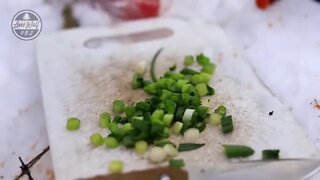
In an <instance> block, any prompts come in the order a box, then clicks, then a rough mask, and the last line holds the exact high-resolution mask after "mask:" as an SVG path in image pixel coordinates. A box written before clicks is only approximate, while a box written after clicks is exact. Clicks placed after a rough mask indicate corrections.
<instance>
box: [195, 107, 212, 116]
mask: <svg viewBox="0 0 320 180" xmlns="http://www.w3.org/2000/svg"><path fill="white" fill-rule="evenodd" d="M208 110H209V108H208V107H205V106H201V105H200V106H198V107H197V108H196V112H197V113H198V114H199V116H201V117H205V116H206V115H207V112H208Z"/></svg>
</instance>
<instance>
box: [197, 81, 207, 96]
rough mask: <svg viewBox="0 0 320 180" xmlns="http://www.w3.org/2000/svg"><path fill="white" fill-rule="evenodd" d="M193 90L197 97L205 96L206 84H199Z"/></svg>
mask: <svg viewBox="0 0 320 180" xmlns="http://www.w3.org/2000/svg"><path fill="white" fill-rule="evenodd" d="M195 89H196V91H197V93H198V95H199V96H205V95H207V94H208V88H207V84H205V83H199V84H197V85H196V86H195Z"/></svg>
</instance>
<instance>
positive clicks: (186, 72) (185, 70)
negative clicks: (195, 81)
mask: <svg viewBox="0 0 320 180" xmlns="http://www.w3.org/2000/svg"><path fill="white" fill-rule="evenodd" d="M180 73H181V74H184V75H195V74H199V72H198V71H195V70H193V69H190V68H183V69H182V70H181V71H180Z"/></svg>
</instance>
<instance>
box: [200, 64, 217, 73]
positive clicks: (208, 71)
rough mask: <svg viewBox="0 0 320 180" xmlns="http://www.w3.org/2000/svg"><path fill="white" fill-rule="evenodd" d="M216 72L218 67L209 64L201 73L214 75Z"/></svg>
mask: <svg viewBox="0 0 320 180" xmlns="http://www.w3.org/2000/svg"><path fill="white" fill-rule="evenodd" d="M215 70H216V65H215V64H212V63H209V64H207V65H205V66H203V67H202V69H201V72H204V73H208V74H213V73H214V71H215Z"/></svg>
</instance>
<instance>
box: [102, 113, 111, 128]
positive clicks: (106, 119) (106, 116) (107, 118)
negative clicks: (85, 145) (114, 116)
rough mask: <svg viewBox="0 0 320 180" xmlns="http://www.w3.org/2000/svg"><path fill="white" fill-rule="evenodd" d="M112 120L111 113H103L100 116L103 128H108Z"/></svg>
mask: <svg viewBox="0 0 320 180" xmlns="http://www.w3.org/2000/svg"><path fill="white" fill-rule="evenodd" d="M110 122H111V117H110V114H109V113H107V112H104V113H101V114H100V117H99V124H100V127H102V128H107V127H108V126H109V124H110Z"/></svg>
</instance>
